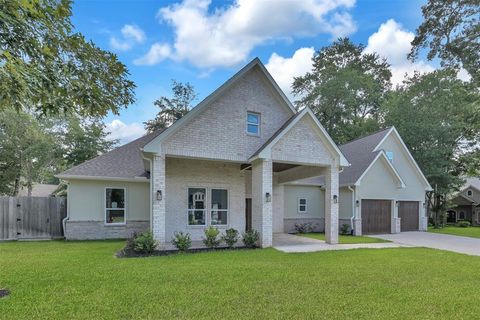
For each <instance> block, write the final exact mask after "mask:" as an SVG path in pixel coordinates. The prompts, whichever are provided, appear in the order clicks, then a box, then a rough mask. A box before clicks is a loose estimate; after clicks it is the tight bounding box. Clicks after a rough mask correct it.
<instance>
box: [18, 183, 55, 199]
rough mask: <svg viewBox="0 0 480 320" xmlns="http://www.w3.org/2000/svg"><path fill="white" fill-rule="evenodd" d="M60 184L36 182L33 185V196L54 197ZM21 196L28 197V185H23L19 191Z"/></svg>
mask: <svg viewBox="0 0 480 320" xmlns="http://www.w3.org/2000/svg"><path fill="white" fill-rule="evenodd" d="M57 189H58V185H56V184H43V183H36V184H34V185H33V186H32V194H31V195H30V196H31V197H54V196H55V191H57ZM18 196H19V197H26V196H28V189H27V187H22V188H21V189H20V191H19V192H18Z"/></svg>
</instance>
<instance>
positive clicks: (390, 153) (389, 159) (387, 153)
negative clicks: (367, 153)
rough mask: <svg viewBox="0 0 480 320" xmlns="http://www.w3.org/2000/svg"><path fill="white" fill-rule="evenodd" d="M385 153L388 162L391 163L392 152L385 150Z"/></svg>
mask: <svg viewBox="0 0 480 320" xmlns="http://www.w3.org/2000/svg"><path fill="white" fill-rule="evenodd" d="M385 155H386V156H387V159H388V161H390V163H393V152H392V151H387V152H385Z"/></svg>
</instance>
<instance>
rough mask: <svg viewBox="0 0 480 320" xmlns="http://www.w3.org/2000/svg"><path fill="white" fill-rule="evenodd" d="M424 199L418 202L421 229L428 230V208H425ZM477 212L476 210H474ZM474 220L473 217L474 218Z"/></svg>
mask: <svg viewBox="0 0 480 320" xmlns="http://www.w3.org/2000/svg"><path fill="white" fill-rule="evenodd" d="M423 203H424V202H423V201H419V202H418V208H419V209H418V210H419V214H418V215H419V216H420V224H419V226H420V231H427V230H428V218H427V215H426V210H425V207H424V205H423ZM474 212H475V211H474ZM472 220H473V218H472Z"/></svg>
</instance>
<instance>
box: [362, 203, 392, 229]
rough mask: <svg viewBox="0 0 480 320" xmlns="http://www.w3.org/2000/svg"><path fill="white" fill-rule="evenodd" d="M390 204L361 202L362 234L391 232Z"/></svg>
mask: <svg viewBox="0 0 480 320" xmlns="http://www.w3.org/2000/svg"><path fill="white" fill-rule="evenodd" d="M391 216H392V202H391V201H390V200H362V232H363V233H364V234H374V233H390V232H391V221H392V220H391Z"/></svg>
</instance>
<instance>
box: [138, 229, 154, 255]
mask: <svg viewBox="0 0 480 320" xmlns="http://www.w3.org/2000/svg"><path fill="white" fill-rule="evenodd" d="M133 243H134V250H135V251H136V252H139V253H143V254H150V253H152V252H153V251H155V247H156V246H157V241H156V240H155V239H154V238H153V233H152V232H150V231H147V232H144V233H142V234H140V235H137V236H136V237H135V238H134V239H133Z"/></svg>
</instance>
